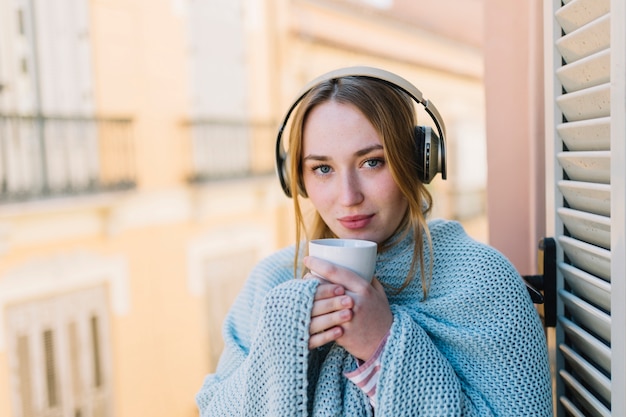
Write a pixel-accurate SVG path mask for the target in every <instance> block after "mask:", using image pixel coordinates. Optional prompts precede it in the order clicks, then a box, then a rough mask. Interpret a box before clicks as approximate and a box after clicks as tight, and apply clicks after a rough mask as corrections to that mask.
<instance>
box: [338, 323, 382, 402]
mask: <svg viewBox="0 0 626 417" xmlns="http://www.w3.org/2000/svg"><path fill="white" fill-rule="evenodd" d="M388 336H389V333H387V334H386V335H385V337H383V340H382V341H381V342H380V344H379V345H378V348H377V349H376V352H374V355H372V357H371V358H369V359H368V360H367V362H362V361H358V363H359V367H358V368H356V369H355V370H354V371H352V372H346V373H344V375H345V376H346V378H348V379H349V380H350V381H352V382H353V383H354V384H355V385H356V386H357V387H359V388H360V389H361V390H362V391H363V392H364V393H365V394H367V397H368V398H369V400H370V404H371V405H372V407H374V408H376V384H377V383H378V377H379V376H380V356H381V354H382V352H383V349H384V347H385V343H387V337H388Z"/></svg>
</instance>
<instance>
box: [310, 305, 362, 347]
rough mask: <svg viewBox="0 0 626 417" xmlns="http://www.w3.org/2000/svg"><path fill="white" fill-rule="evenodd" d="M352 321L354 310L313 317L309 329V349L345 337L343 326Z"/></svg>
mask: <svg viewBox="0 0 626 417" xmlns="http://www.w3.org/2000/svg"><path fill="white" fill-rule="evenodd" d="M351 319H352V310H349V309H345V310H339V311H335V312H333V313H329V314H323V315H321V316H317V317H313V318H312V319H311V325H310V327H309V334H310V337H309V349H314V348H316V347H320V346H322V345H325V344H326V343H329V342H332V341H335V340H337V339H339V338H340V337H341V336H343V333H344V332H343V328H342V327H341V324H343V323H347V322H349V321H350V320H351Z"/></svg>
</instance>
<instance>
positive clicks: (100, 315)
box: [7, 285, 112, 417]
mask: <svg viewBox="0 0 626 417" xmlns="http://www.w3.org/2000/svg"><path fill="white" fill-rule="evenodd" d="M108 318H109V317H108V311H107V292H106V287H105V286H104V285H100V286H97V287H93V288H89V289H83V290H78V291H73V292H69V293H65V294H61V295H57V296H53V297H50V298H46V299H36V300H32V301H27V302H23V303H20V304H16V305H13V306H10V307H8V308H7V323H8V335H7V342H8V344H7V347H8V352H7V353H8V357H9V363H10V369H11V372H10V380H11V388H12V391H13V392H12V393H13V395H12V397H13V408H14V410H15V416H16V417H40V416H41V417H43V416H46V417H56V416H59V417H61V416H63V417H65V416H71V417H109V416H111V412H112V409H111V402H112V401H111V382H112V381H111V375H110V372H109V370H110V369H111V366H110V348H109V339H110V337H109V330H108Z"/></svg>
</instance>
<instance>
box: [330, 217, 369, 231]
mask: <svg viewBox="0 0 626 417" xmlns="http://www.w3.org/2000/svg"><path fill="white" fill-rule="evenodd" d="M373 217H374V215H373V214H367V215H355V216H345V217H340V218H339V219H337V220H338V221H339V223H341V225H342V226H343V227H345V228H346V229H351V230H355V229H362V228H364V227H366V226H367V225H368V224H370V222H371V221H372V218H373Z"/></svg>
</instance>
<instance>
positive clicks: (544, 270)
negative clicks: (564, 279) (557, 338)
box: [522, 237, 556, 327]
mask: <svg viewBox="0 0 626 417" xmlns="http://www.w3.org/2000/svg"><path fill="white" fill-rule="evenodd" d="M538 250H539V262H538V263H539V269H540V271H539V272H540V273H539V275H524V276H523V277H522V279H523V280H524V283H525V284H526V289H528V293H529V294H530V298H531V299H532V300H533V303H535V304H543V318H544V325H545V326H546V327H555V326H556V242H555V240H554V238H551V237H544V238H543V239H541V240H540V241H539V245H538Z"/></svg>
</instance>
